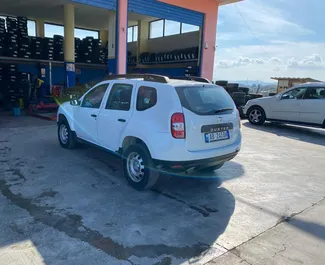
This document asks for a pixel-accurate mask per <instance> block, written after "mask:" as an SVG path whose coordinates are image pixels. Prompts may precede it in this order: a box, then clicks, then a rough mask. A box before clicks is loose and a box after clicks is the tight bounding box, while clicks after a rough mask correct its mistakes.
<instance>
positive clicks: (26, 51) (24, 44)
mask: <svg viewBox="0 0 325 265" xmlns="http://www.w3.org/2000/svg"><path fill="white" fill-rule="evenodd" d="M17 24H18V45H19V53H18V57H20V58H25V59H29V58H31V51H30V45H29V38H28V28H27V18H26V17H18V18H17Z"/></svg>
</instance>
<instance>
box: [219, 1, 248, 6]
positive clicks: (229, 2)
mask: <svg viewBox="0 0 325 265" xmlns="http://www.w3.org/2000/svg"><path fill="white" fill-rule="evenodd" d="M241 1H244V0H217V2H218V3H219V6H224V5H229V4H233V3H237V2H241Z"/></svg>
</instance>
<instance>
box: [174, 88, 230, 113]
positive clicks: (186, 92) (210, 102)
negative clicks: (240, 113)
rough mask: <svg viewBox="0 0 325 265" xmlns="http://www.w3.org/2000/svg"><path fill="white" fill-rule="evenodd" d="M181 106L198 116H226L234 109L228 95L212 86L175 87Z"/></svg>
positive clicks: (221, 89)
mask: <svg viewBox="0 0 325 265" xmlns="http://www.w3.org/2000/svg"><path fill="white" fill-rule="evenodd" d="M176 91H177V93H178V96H179V98H180V100H181V103H182V106H183V107H184V108H186V109H188V110H190V111H192V112H194V113H196V114H198V115H215V114H228V113H231V112H232V111H233V109H234V103H233V101H232V99H231V97H230V96H229V94H228V93H227V92H226V91H225V90H224V89H223V88H222V87H218V86H213V85H208V86H207V85H202V86H191V87H177V88H176Z"/></svg>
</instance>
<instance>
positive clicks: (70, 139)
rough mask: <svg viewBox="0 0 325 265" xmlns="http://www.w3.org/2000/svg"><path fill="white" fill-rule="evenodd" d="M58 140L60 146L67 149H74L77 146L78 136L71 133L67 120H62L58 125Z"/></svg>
mask: <svg viewBox="0 0 325 265" xmlns="http://www.w3.org/2000/svg"><path fill="white" fill-rule="evenodd" d="M64 134H65V136H64ZM65 137H66V139H65ZM58 138H59V142H60V145H61V146H62V147H63V148H65V149H73V148H75V147H76V145H77V141H76V135H75V133H74V132H73V131H71V129H70V126H69V123H68V122H67V120H66V119H64V120H60V121H59V123H58Z"/></svg>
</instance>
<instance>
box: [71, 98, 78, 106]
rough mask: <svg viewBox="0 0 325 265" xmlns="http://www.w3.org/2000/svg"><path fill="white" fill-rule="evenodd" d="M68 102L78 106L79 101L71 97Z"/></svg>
mask: <svg viewBox="0 0 325 265" xmlns="http://www.w3.org/2000/svg"><path fill="white" fill-rule="evenodd" d="M70 104H71V105H72V106H79V105H80V102H79V101H78V100H77V99H72V100H70Z"/></svg>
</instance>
